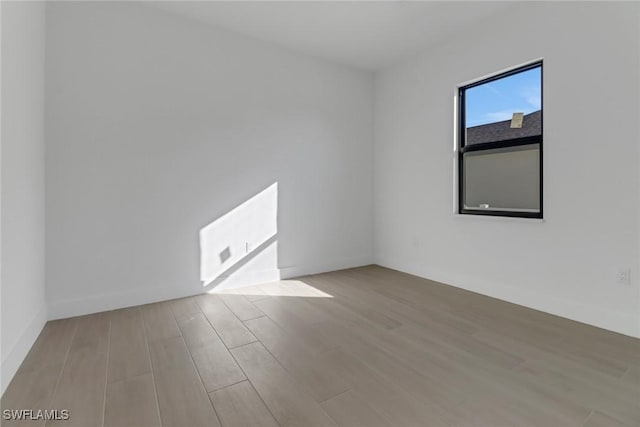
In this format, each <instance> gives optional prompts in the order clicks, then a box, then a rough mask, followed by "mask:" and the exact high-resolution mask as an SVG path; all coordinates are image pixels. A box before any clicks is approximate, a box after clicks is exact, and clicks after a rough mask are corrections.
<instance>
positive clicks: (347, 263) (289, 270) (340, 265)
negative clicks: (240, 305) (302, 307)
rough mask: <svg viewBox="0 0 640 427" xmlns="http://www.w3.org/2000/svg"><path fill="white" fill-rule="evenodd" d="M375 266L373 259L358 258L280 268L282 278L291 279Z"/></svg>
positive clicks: (368, 257) (369, 257)
mask: <svg viewBox="0 0 640 427" xmlns="http://www.w3.org/2000/svg"><path fill="white" fill-rule="evenodd" d="M370 264H373V257H372V256H366V257H356V258H349V259H341V260H338V259H336V260H331V261H326V262H322V263H317V264H302V265H294V266H290V267H281V268H280V277H281V278H283V279H290V278H292V277H299V276H306V275H309V274H319V273H326V272H328V271H337V270H344V269H346V268H356V267H362V266H364V265H370Z"/></svg>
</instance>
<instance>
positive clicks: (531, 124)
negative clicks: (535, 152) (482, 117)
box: [465, 110, 542, 145]
mask: <svg viewBox="0 0 640 427" xmlns="http://www.w3.org/2000/svg"><path fill="white" fill-rule="evenodd" d="M536 135H542V111H541V110H538V111H534V112H533V113H529V114H526V115H525V116H524V119H523V122H522V127H521V128H519V129H511V120H505V121H502V122H496V123H489V124H486V125H480V126H474V127H470V128H467V137H466V139H465V141H466V144H467V145H474V144H482V143H485V142H494V141H503V140H505V139H514V138H523V137H527V136H536Z"/></svg>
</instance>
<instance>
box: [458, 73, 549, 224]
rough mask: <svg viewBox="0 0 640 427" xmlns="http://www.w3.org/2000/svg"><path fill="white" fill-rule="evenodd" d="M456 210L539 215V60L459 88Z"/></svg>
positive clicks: (540, 185)
mask: <svg viewBox="0 0 640 427" xmlns="http://www.w3.org/2000/svg"><path fill="white" fill-rule="evenodd" d="M458 99H459V102H460V104H459V109H458V112H459V113H458V114H459V118H458V119H459V120H458V123H459V124H460V129H459V141H458V144H459V145H458V147H459V150H458V212H459V213H461V214H474V215H494V216H514V217H526V218H542V62H536V63H533V64H529V65H526V66H524V67H520V68H517V69H514V70H510V71H507V72H504V73H501V74H499V75H496V76H493V77H489V78H487V79H484V80H481V81H478V82H475V83H472V84H469V85H466V86H462V87H460V88H459V93H458Z"/></svg>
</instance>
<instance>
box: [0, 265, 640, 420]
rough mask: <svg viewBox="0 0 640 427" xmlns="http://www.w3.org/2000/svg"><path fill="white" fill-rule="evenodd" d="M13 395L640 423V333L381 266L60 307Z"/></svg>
mask: <svg viewBox="0 0 640 427" xmlns="http://www.w3.org/2000/svg"><path fill="white" fill-rule="evenodd" d="M2 408H3V409H27V408H32V409H68V410H69V411H70V415H71V418H70V420H68V421H56V422H47V423H46V425H48V426H49V425H52V426H53V425H56V426H81V427H89V426H155V425H158V426H159V425H163V426H185V427H187V426H189V427H191V426H219V425H222V426H233V427H237V426H269V427H270V426H278V425H280V426H283V427H284V426H335V425H337V426H362V427H375V426H491V427H499V426H559V427H560V426H589V427H595V426H629V427H633V426H640V340H637V339H633V338H629V337H626V336H623V335H619V334H615V333H612V332H608V331H605V330H602V329H597V328H594V327H590V326H587V325H584V324H580V323H577V322H573V321H570V320H566V319H562V318H559V317H555V316H551V315H548V314H545V313H541V312H538V311H534V310H531V309H527V308H524V307H521V306H517V305H513V304H510V303H506V302H503V301H499V300H495V299H492V298H488V297H485V296H482V295H478V294H474V293H471V292H467V291H464V290H461V289H457V288H454V287H450V286H446V285H442V284H438V283H435V282H432V281H429V280H425V279H421V278H417V277H414V276H410V275H407V274H404V273H399V272H396V271H393V270H389V269H385V268H382V267H378V266H368V267H362V268H355V269H350V270H343V271H337V272H332V273H324V274H318V275H313V276H307V277H303V278H300V279H297V280H287V281H281V282H277V283H271V284H265V285H260V286H256V287H251V288H245V289H241V290H236V291H233V292H227V293H218V294H207V295H200V296H195V297H190V298H184V299H179V300H172V301H165V302H161V303H156V304H149V305H144V306H139V307H132V308H127V309H123V310H115V311H112V312H106V313H98V314H93V315H88V316H81V317H76V318H71V319H64V320H56V321H51V322H48V323H47V325H46V326H45V328H44V330H43V331H42V333H41V334H40V337H39V338H38V340H37V341H36V343H35V344H34V346H33V348H32V349H31V351H30V353H29V354H28V356H27V358H26V359H25V361H24V362H23V364H22V366H21V367H20V369H19V371H18V373H17V374H16V376H15V378H14V379H13V381H12V383H11V384H10V386H9V388H8V389H7V391H6V393H5V395H4V396H3V398H2ZM43 424H44V423H43V422H39V423H38V422H34V423H31V422H29V423H27V422H17V423H14V422H4V423H3V425H6V426H9V425H43Z"/></svg>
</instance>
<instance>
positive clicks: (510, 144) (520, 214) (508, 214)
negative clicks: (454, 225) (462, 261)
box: [457, 60, 544, 219]
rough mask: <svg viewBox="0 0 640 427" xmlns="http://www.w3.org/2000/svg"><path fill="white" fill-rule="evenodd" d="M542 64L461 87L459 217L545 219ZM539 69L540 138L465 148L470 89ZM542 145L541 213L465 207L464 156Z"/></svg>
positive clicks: (459, 117) (487, 143)
mask: <svg viewBox="0 0 640 427" xmlns="http://www.w3.org/2000/svg"><path fill="white" fill-rule="evenodd" d="M542 62H543V61H542V60H539V61H535V62H532V63H530V64H527V65H523V66H520V67H516V68H514V69H511V70H508V71H505V72H502V73H499V74H496V75H493V76H491V77H487V78H485V79H482V80H479V81H476V82H473V83H470V84H467V85H464V86H460V87H458V141H457V144H458V214H460V215H488V216H503V217H516V218H537V219H543V218H544V215H543V212H544V211H543V206H544V205H543V194H542V193H543V191H542V190H543V187H542V184H543V180H542V178H543V174H542V171H543V167H542V165H543V157H544V156H543V135H544V86H543V82H544V78H543V76H544V67H543V63H542ZM538 67H539V68H540V121H541V123H540V135H539V136H527V137H521V138H512V139H505V140H502V141H494V142H486V143H480V144H473V145H469V146H466V145H465V142H466V141H465V137H466V117H465V115H466V104H465V92H466V90H467V89H471V88H473V87H476V86H480V85H483V84H486V83H489V82H492V81H495V80H499V79H502V78H504V77H509V76H512V75H515V74H519V73H522V72H525V71H529V70H532V69H534V68H538ZM533 144H539V147H540V150H539V152H540V154H539V163H540V172H539V173H540V182H539V186H540V210H539V212H522V211H509V210H492V209H482V210H478V209H465V208H464V161H463V157H464V154H465V153H470V152H476V151H485V150H494V149H496V148H510V147H518V146H523V145H533Z"/></svg>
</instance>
